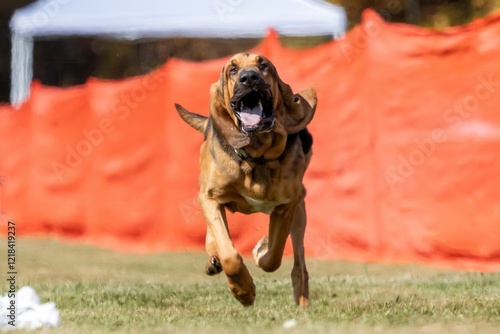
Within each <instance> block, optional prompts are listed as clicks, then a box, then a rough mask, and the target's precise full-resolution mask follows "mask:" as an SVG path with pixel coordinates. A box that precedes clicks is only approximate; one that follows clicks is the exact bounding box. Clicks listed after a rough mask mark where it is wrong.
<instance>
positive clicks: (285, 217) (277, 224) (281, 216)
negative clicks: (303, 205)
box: [254, 204, 297, 272]
mask: <svg viewBox="0 0 500 334" xmlns="http://www.w3.org/2000/svg"><path fill="white" fill-rule="evenodd" d="M296 207H297V205H296V204H286V205H281V206H278V207H276V208H275V209H274V211H273V212H272V213H271V218H270V221H269V236H268V237H267V236H266V237H264V238H262V239H261V240H260V241H259V243H258V244H257V246H256V247H255V248H254V258H255V262H256V263H257V266H259V267H260V268H261V269H262V270H264V271H267V272H272V271H275V270H277V269H278V268H279V267H280V266H281V260H282V258H283V251H284V250H285V245H286V239H287V238H288V234H289V233H290V227H291V225H292V221H293V216H294V212H295V208H296Z"/></svg>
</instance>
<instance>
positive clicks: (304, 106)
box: [285, 88, 318, 134]
mask: <svg viewBox="0 0 500 334" xmlns="http://www.w3.org/2000/svg"><path fill="white" fill-rule="evenodd" d="M317 104H318V98H317V97H316V90H315V89H314V88H307V89H304V90H303V91H301V92H299V93H297V94H295V95H294V96H293V100H292V104H291V106H290V109H288V113H287V115H286V126H285V127H286V131H287V132H288V133H289V134H292V133H297V132H299V131H301V130H303V129H305V128H306V126H307V125H308V124H309V122H311V120H312V118H313V116H314V113H315V112H316V105H317Z"/></svg>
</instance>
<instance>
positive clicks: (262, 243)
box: [252, 235, 269, 267]
mask: <svg viewBox="0 0 500 334" xmlns="http://www.w3.org/2000/svg"><path fill="white" fill-rule="evenodd" d="M268 244H269V238H268V237H267V235H266V236H264V237H262V239H260V240H259V242H258V243H257V245H255V247H254V248H253V251H252V254H253V258H254V260H255V263H256V264H257V267H259V260H260V259H261V258H262V257H263V256H264V255H265V254H266V253H267V246H268Z"/></svg>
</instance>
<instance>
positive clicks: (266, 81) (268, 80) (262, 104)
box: [222, 53, 277, 133]
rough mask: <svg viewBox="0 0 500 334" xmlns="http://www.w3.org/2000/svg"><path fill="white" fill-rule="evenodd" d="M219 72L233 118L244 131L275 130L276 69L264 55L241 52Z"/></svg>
mask: <svg viewBox="0 0 500 334" xmlns="http://www.w3.org/2000/svg"><path fill="white" fill-rule="evenodd" d="M223 71H224V72H223V73H222V75H223V76H224V79H225V85H226V87H225V89H226V93H227V98H228V99H229V105H230V109H231V111H232V113H233V115H231V116H232V118H233V120H234V121H235V122H237V123H238V127H239V128H240V129H241V130H242V131H243V132H245V133H258V132H269V131H272V130H273V129H274V121H275V111H274V108H275V103H274V98H275V96H273V91H276V89H277V82H276V79H275V78H276V70H275V68H274V66H273V65H272V64H271V62H270V61H269V60H268V59H266V58H265V57H264V56H262V55H259V54H256V53H251V54H248V53H240V54H237V55H235V56H233V57H232V58H231V59H230V60H229V61H228V62H227V63H226V65H225V66H224V69H223Z"/></svg>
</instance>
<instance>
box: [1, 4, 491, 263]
mask: <svg viewBox="0 0 500 334" xmlns="http://www.w3.org/2000/svg"><path fill="white" fill-rule="evenodd" d="M499 36H500V15H498V14H497V15H493V16H490V17H488V18H485V19H481V20H478V21H475V22H474V23H472V24H470V25H466V26H461V27H455V28H450V29H447V30H444V31H441V32H433V31H429V30H424V29H421V28H418V27H413V26H407V25H398V24H388V23H385V22H383V21H382V20H381V18H380V17H378V16H377V15H376V14H374V13H373V12H371V11H367V12H365V14H364V20H363V23H362V24H360V25H359V26H357V27H356V28H354V29H353V30H351V31H350V32H349V33H348V34H347V35H346V37H345V39H343V40H339V41H332V42H330V43H327V44H325V45H321V46H318V47H315V48H311V49H306V50H291V49H287V48H285V47H283V46H281V45H280V44H279V42H278V39H277V37H276V35H275V34H273V33H272V34H270V35H269V36H268V37H267V38H266V39H265V40H264V41H263V42H262V44H260V45H259V46H257V47H256V48H255V51H258V52H262V53H263V54H265V55H267V56H268V57H269V58H270V59H271V60H272V61H273V62H274V63H275V65H276V66H277V68H278V70H279V71H280V76H281V77H282V78H283V79H284V80H285V81H286V82H288V83H290V84H291V86H292V87H293V89H294V90H295V91H298V90H300V89H303V88H306V87H308V86H314V87H315V88H316V89H317V92H318V98H319V106H318V110H317V112H316V116H315V119H314V120H313V122H312V123H311V125H310V130H311V132H312V133H313V135H314V156H313V160H312V163H311V166H310V168H309V170H308V172H307V174H306V178H305V183H306V187H307V189H308V195H307V198H306V203H307V213H308V230H307V233H306V252H307V253H308V256H310V257H314V258H317V259H339V258H345V259H358V260H376V261H423V262H428V263H435V264H443V265H446V266H453V267H460V268H466V269H474V270H499V269H500V203H499V202H498V199H499V198H500V178H499V176H498V171H499V170H500V156H499V155H500V153H499V152H500V151H499V150H498V147H499V145H500V114H499V113H498V106H499V105H500V65H498V61H497V59H496V58H497V55H498V54H499V53H500V45H499V44H498V43H497V42H496V41H497V39H498V37H499ZM225 60H226V59H217V60H213V61H207V62H201V63H195V62H187V61H182V60H177V59H173V60H170V61H168V62H167V63H166V64H165V65H164V66H163V67H162V68H160V69H158V70H156V71H154V72H152V73H150V74H148V75H144V76H140V77H135V78H131V79H126V80H121V81H101V80H97V79H91V80H89V82H88V83H87V84H85V85H83V86H79V87H74V88H69V89H60V88H50V87H45V86H43V85H40V84H38V83H34V84H33V86H32V96H31V98H30V100H29V101H28V102H27V103H25V104H24V105H23V106H22V107H21V108H20V109H18V110H13V109H12V108H11V107H9V106H3V107H1V108H0V156H1V160H0V173H1V193H0V195H1V203H0V205H1V206H0V209H1V212H0V213H1V215H2V216H1V217H2V221H3V222H6V221H7V220H14V221H16V224H17V227H18V233H19V234H20V235H52V236H58V237H62V238H69V239H72V240H75V239H76V240H80V241H84V242H88V243H91V244H95V245H99V246H103V247H110V248H113V249H120V250H127V251H137V252H156V251H166V250H201V249H203V247H204V240H205V223H204V221H203V218H202V214H201V211H200V208H199V206H198V204H197V200H196V198H197V189H198V174H199V165H198V156H199V146H200V144H201V142H202V140H203V138H202V135H200V134H199V133H196V132H195V131H194V130H192V129H191V128H190V127H189V126H188V125H186V124H184V123H183V122H182V121H181V119H180V118H179V117H178V115H177V113H176V112H175V109H174V107H173V104H174V103H175V102H177V103H181V104H182V105H184V106H185V107H186V108H187V109H190V110H193V111H196V112H199V113H204V114H207V113H208V110H207V107H208V97H209V93H208V91H209V88H210V85H211V83H213V82H214V81H216V80H217V79H218V77H219V73H220V70H221V68H222V65H223V64H224V63H225ZM228 219H229V226H230V229H231V234H232V237H233V239H234V242H235V244H236V245H237V248H238V249H240V250H241V251H242V252H244V253H248V252H250V251H251V249H252V248H253V246H254V244H255V243H256V242H257V240H258V239H260V237H261V236H262V235H264V234H266V233H267V217H266V216H265V215H252V216H244V215H241V214H234V215H228ZM5 226H6V224H5V223H2V230H1V231H2V232H3V233H5ZM286 252H287V253H290V252H291V249H290V246H289V245H288V247H287V250H286Z"/></svg>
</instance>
